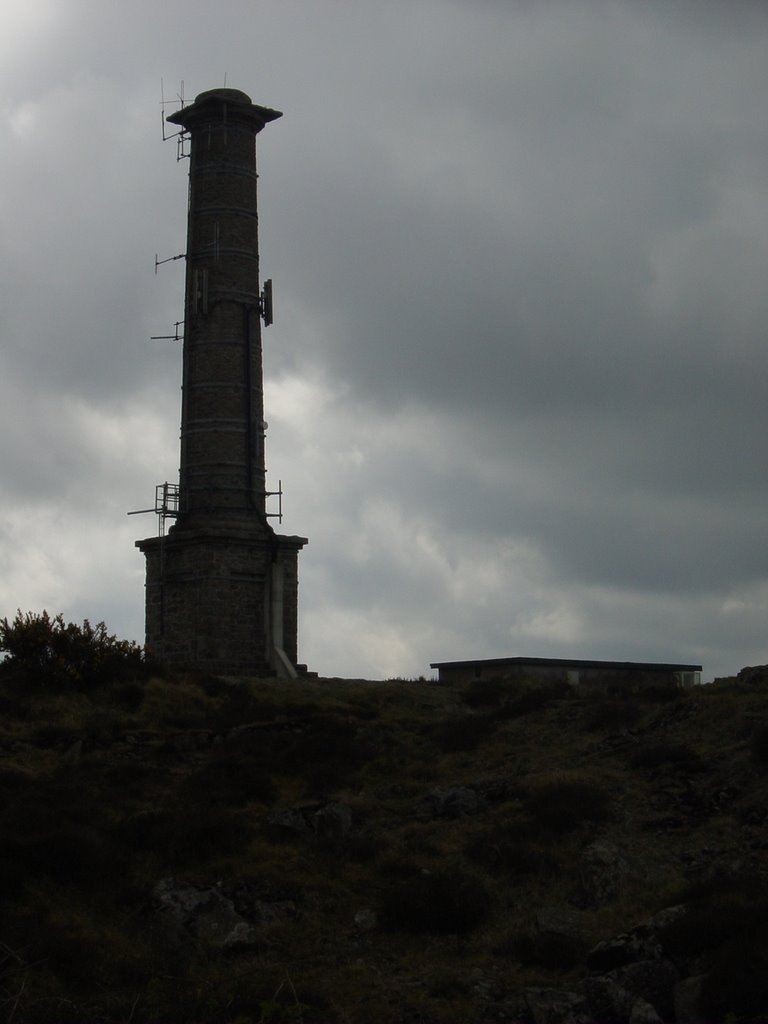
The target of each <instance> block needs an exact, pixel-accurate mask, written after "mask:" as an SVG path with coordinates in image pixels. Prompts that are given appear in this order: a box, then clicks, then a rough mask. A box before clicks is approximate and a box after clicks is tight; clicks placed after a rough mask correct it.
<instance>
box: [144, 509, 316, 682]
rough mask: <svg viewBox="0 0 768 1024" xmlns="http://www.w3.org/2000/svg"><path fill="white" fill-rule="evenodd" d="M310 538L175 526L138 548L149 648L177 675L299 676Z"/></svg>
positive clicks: (150, 651)
mask: <svg viewBox="0 0 768 1024" xmlns="http://www.w3.org/2000/svg"><path fill="white" fill-rule="evenodd" d="M306 543H307V541H306V539H305V538H304V537H284V536H279V535H278V534H274V533H269V534H264V533H262V532H260V533H259V534H258V535H254V533H253V532H251V531H247V530H244V531H242V532H241V531H238V530H236V529H231V530H228V531H226V532H223V531H221V530H217V531H216V532H215V533H213V532H208V531H206V530H201V529H184V528H182V527H174V528H173V529H171V530H170V531H169V533H168V534H167V536H165V537H150V538H148V539H146V540H139V541H136V547H138V548H139V549H140V550H141V551H142V552H143V553H144V555H145V557H146V560H147V577H146V645H147V651H148V652H149V653H150V654H151V655H153V656H154V657H156V658H158V659H159V660H160V661H162V662H164V663H166V664H168V665H172V666H174V667H177V668H184V669H194V670H195V671H196V672H212V673H216V674H219V675H241V676H242V675H249V676H258V675H278V676H282V677H288V678H292V677H295V676H296V674H297V673H296V660H297V632H298V623H297V610H298V553H299V551H300V550H301V548H303V547H304V545H305V544H306Z"/></svg>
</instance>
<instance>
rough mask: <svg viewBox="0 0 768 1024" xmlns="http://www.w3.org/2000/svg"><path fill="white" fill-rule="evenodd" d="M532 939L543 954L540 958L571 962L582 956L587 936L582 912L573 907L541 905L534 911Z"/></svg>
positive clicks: (564, 963)
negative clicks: (534, 929) (533, 933)
mask: <svg viewBox="0 0 768 1024" xmlns="http://www.w3.org/2000/svg"><path fill="white" fill-rule="evenodd" d="M536 929H537V935H536V937H535V940H534V941H535V943H536V945H537V946H538V947H540V949H541V951H542V953H543V954H544V957H543V959H542V958H540V962H544V963H551V964H553V965H555V964H562V965H567V964H574V963H576V962H577V961H579V960H581V959H582V958H583V957H584V954H585V953H586V952H587V949H588V948H589V941H590V936H589V933H588V931H587V928H586V925H585V921H584V915H583V913H582V912H581V911H579V910H575V909H574V908H573V907H566V906H561V905H554V906H549V907H542V908H541V910H540V911H539V912H538V913H537V914H536Z"/></svg>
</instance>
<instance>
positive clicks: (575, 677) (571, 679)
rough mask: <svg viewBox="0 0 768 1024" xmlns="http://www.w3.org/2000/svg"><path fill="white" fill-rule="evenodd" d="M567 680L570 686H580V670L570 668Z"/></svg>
mask: <svg viewBox="0 0 768 1024" xmlns="http://www.w3.org/2000/svg"><path fill="white" fill-rule="evenodd" d="M566 678H567V681H568V685H569V686H578V685H579V670H578V669H577V668H569V669H568V671H567V673H566Z"/></svg>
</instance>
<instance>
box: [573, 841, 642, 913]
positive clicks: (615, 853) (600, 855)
mask: <svg viewBox="0 0 768 1024" xmlns="http://www.w3.org/2000/svg"><path fill="white" fill-rule="evenodd" d="M629 873H630V868H629V864H628V863H627V861H626V859H625V858H624V856H623V855H622V853H621V851H620V850H619V848H618V847H617V846H615V845H614V844H613V843H608V842H605V841H602V840H601V841H598V842H594V843H592V844H591V845H590V846H588V847H587V848H586V849H585V850H584V851H583V853H582V855H581V860H580V863H579V885H580V887H581V895H582V897H583V899H584V902H585V903H586V904H587V906H591V907H604V906H605V905H606V904H608V903H611V902H612V901H613V900H615V899H616V897H617V896H618V895H619V892H620V890H621V886H622V885H623V883H624V882H625V881H626V879H627V877H628V875H629Z"/></svg>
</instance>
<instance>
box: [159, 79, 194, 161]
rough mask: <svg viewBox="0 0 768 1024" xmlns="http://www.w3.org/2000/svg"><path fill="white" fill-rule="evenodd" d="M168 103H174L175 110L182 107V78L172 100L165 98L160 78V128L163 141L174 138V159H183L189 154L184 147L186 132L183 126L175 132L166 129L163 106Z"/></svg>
mask: <svg viewBox="0 0 768 1024" xmlns="http://www.w3.org/2000/svg"><path fill="white" fill-rule="evenodd" d="M169 103H172V104H175V107H174V109H175V110H183V109H184V79H182V80H181V82H180V83H179V91H178V92H177V93H176V99H173V100H167V99H166V98H165V87H164V85H163V80H162V78H161V79H160V126H161V127H160V130H161V132H162V136H163V142H167V141H168V140H169V139H176V159H177V160H183V159H184V158H185V157H188V156H189V153H188V152H187V151H186V149H185V148H184V147H185V144H186V142H187V139H188V134H187V132H186V130H185V129H184V128H181V129H180V130H179V131H177V132H170V133H169V132H168V131H167V130H166V127H165V125H166V120H165V108H166V107H167V106H168V104H169Z"/></svg>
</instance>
